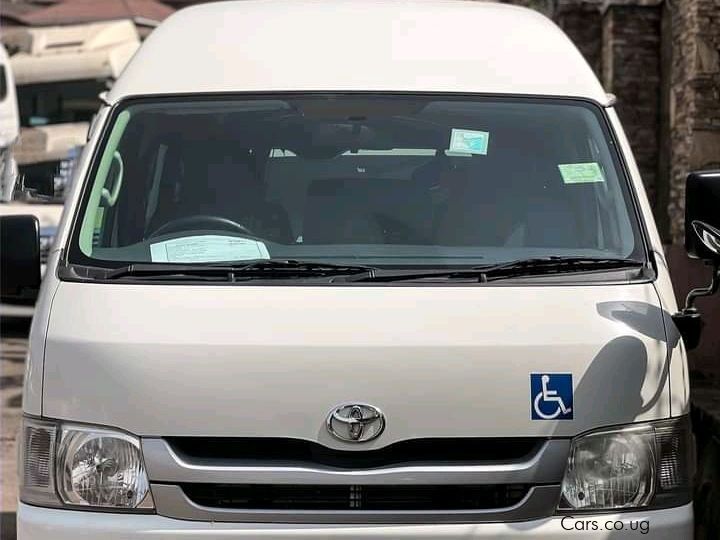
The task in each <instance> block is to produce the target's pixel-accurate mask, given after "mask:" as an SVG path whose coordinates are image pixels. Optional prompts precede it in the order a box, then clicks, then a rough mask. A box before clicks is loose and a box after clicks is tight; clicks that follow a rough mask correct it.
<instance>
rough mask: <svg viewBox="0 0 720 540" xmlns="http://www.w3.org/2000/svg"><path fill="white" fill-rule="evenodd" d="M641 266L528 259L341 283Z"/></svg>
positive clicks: (637, 264)
mask: <svg viewBox="0 0 720 540" xmlns="http://www.w3.org/2000/svg"><path fill="white" fill-rule="evenodd" d="M645 264H646V263H645V262H643V261H638V260H633V259H614V258H600V257H561V256H550V257H536V258H531V259H518V260H514V261H508V262H504V263H499V264H494V265H487V266H474V267H472V268H467V269H457V268H455V269H450V268H448V269H438V270H415V271H411V272H408V271H407V270H402V271H392V270H378V271H375V272H374V274H373V275H370V276H362V275H360V276H350V277H348V278H346V279H345V280H344V281H351V282H357V281H359V282H392V281H409V280H420V279H431V278H444V279H471V280H477V281H479V282H481V283H485V282H488V281H494V280H498V279H507V278H514V277H522V276H541V275H549V274H565V273H574V272H589V271H596V270H617V269H626V268H641V267H643V266H645Z"/></svg>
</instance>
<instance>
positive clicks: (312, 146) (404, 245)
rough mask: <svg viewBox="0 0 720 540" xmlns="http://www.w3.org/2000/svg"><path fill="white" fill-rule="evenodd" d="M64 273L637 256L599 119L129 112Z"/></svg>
mask: <svg viewBox="0 0 720 540" xmlns="http://www.w3.org/2000/svg"><path fill="white" fill-rule="evenodd" d="M113 117H114V119H113V121H112V125H111V126H110V127H109V129H108V130H107V134H106V136H105V141H104V143H103V146H102V148H101V149H100V151H99V153H98V155H97V157H96V159H95V165H94V167H93V170H92V173H91V175H90V180H89V184H88V185H87V186H86V189H85V193H84V196H83V200H82V207H81V210H80V218H79V222H78V224H77V225H76V227H75V233H74V235H73V240H72V245H71V249H70V256H69V260H70V262H71V263H76V264H85V265H95V266H118V263H121V262H122V263H130V262H150V263H152V262H156V263H168V262H170V263H174V262H177V263H205V262H218V261H247V260H256V259H297V260H312V261H319V262H329V263H344V264H368V265H374V266H389V267H404V266H435V267H452V266H466V265H471V266H472V265H484V264H492V263H497V262H502V261H509V260H515V259H521V258H527V257H545V256H585V257H613V258H640V259H642V258H644V255H643V248H642V242H641V241H640V237H639V234H638V229H637V223H636V219H635V217H634V214H633V212H632V210H631V209H632V205H631V199H630V196H629V191H628V186H627V183H626V181H625V179H624V177H623V176H622V175H621V173H620V170H619V165H618V162H617V157H616V156H615V153H614V152H615V151H614V150H611V143H610V142H609V141H610V137H609V134H608V132H607V128H606V127H605V123H604V120H603V117H602V113H601V111H600V109H599V108H597V107H596V106H594V105H591V104H588V103H585V102H580V101H572V100H547V99H535V100H532V99H521V98H513V99H509V98H508V99H489V98H468V97H462V98H454V97H444V96H443V97H439V96H395V95H390V96H388V95H385V96H380V95H368V94H346V95H319V94H314V95H306V96H299V95H292V96H288V95H280V96H274V97H272V98H268V97H258V98H255V99H249V98H247V97H242V98H238V99H229V98H223V99H219V98H214V99H195V100H187V99H186V100H185V101H178V100H168V99H162V100H161V99H155V100H152V101H151V100H132V101H129V102H128V103H127V104H125V105H124V106H122V107H120V108H119V109H118V110H117V111H116V112H115V114H114V115H113Z"/></svg>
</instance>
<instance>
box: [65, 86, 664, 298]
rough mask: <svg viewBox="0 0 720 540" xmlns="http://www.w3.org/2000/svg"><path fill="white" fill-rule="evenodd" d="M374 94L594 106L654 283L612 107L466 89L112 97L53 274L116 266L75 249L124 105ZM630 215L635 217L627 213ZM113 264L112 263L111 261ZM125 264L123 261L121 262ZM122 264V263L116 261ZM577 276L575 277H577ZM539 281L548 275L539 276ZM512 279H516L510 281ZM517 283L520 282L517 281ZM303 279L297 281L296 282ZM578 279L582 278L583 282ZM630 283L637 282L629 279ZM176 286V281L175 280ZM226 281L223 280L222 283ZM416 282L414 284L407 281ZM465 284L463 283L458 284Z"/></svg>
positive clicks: (643, 225) (644, 229)
mask: <svg viewBox="0 0 720 540" xmlns="http://www.w3.org/2000/svg"><path fill="white" fill-rule="evenodd" d="M363 95H365V96H379V97H390V96H398V97H410V96H420V97H423V98H428V97H437V98H442V99H452V100H458V101H460V100H463V99H465V100H476V101H477V100H495V101H498V102H526V103H543V104H546V103H558V102H559V103H563V102H565V103H573V102H574V103H581V104H585V105H587V106H588V108H589V109H590V110H593V111H594V112H595V113H596V116H599V117H600V119H601V122H600V127H601V129H602V130H603V132H604V133H605V135H606V137H608V141H609V142H610V143H611V144H609V152H610V155H611V158H612V160H613V164H614V166H615V168H616V171H617V172H618V174H619V175H620V176H622V179H624V182H623V181H621V182H620V188H621V191H622V192H623V196H624V197H629V200H630V202H631V204H632V207H633V212H632V213H630V212H629V216H628V217H630V218H631V219H630V225H631V227H632V228H633V231H634V233H635V234H636V237H637V238H638V239H640V242H641V243H642V246H636V251H638V252H640V251H642V258H643V260H644V261H646V262H647V263H648V264H649V265H652V268H653V273H652V274H653V275H652V276H651V278H650V281H654V280H655V279H656V276H657V268H656V267H655V265H656V262H655V259H654V257H652V256H651V249H650V246H651V245H652V244H651V242H650V237H649V232H648V229H647V226H646V223H645V221H644V219H643V216H642V211H641V207H640V202H639V197H638V194H637V192H636V189H635V186H634V183H633V181H632V176H631V174H630V169H629V166H628V163H627V160H626V157H625V156H624V155H623V152H622V151H621V145H620V142H619V136H618V134H617V133H616V132H615V129H614V128H613V125H612V123H611V121H610V118H609V115H608V110H607V109H608V108H609V107H611V105H607V104H601V103H598V102H597V101H596V100H593V99H591V98H585V97H576V96H548V95H529V94H528V95H525V94H496V93H467V92H403V91H387V92H383V91H375V90H373V91H277V92H216V93H214V92H211V93H203V94H186V93H173V94H157V95H148V96H127V97H124V98H122V99H120V100H118V101H116V102H115V103H114V104H113V105H112V107H111V109H110V111H109V114H108V116H107V119H106V120H105V122H104V125H103V126H102V132H101V134H100V137H99V138H98V142H97V144H96V145H95V147H94V148H93V151H92V152H93V153H92V157H91V161H90V165H89V167H88V169H87V172H86V174H85V175H84V176H83V178H82V179H81V181H82V188H81V193H80V195H79V197H78V199H77V202H76V205H75V207H74V210H73V212H72V214H73V215H72V221H71V224H70V232H69V234H68V236H67V242H68V245H67V246H66V249H64V250H63V256H62V258H61V259H60V261H59V264H58V271H57V273H56V275H57V277H58V279H60V280H61V281H75V280H76V279H73V278H72V277H71V276H70V275H69V274H72V273H73V272H67V270H68V269H69V268H72V267H73V266H75V265H82V266H96V267H97V266H100V267H105V268H109V269H111V268H115V267H117V266H119V264H117V261H104V260H101V259H93V258H90V257H87V256H86V255H85V254H84V253H82V251H81V250H80V247H79V246H80V243H79V232H80V231H79V225H80V222H81V219H80V218H81V215H80V214H81V210H82V209H83V208H84V207H85V205H86V204H87V200H88V198H89V194H90V181H89V180H90V179H92V178H94V177H95V175H96V174H97V169H98V167H99V162H100V156H101V151H102V149H104V147H105V145H106V144H107V139H108V137H109V135H110V130H111V128H112V126H113V125H114V122H115V120H116V119H117V116H118V115H119V114H120V113H121V112H122V111H123V110H124V109H125V108H126V107H128V106H130V105H133V104H137V103H147V102H151V103H158V102H163V101H167V102H172V101H177V100H179V99H183V100H187V101H217V100H218V99H258V100H261V99H273V98H274V99H277V98H278V97H290V96H308V97H317V96H330V97H332V96H363ZM633 216H634V219H632V217H633ZM639 255H640V253H632V254H631V255H630V256H629V257H628V258H637V257H638V256H639ZM113 262H115V264H112V263H113ZM125 264H127V263H125ZM120 265H122V263H121V264H120ZM61 268H65V270H66V271H61ZM75 277H76V278H77V274H75ZM576 277H577V276H576ZM528 279H532V280H533V281H537V278H528ZM544 279H547V278H546V277H544ZM79 281H86V279H82V278H81V279H79ZM513 281H516V280H513ZM518 281H519V280H518ZM641 281H643V282H645V281H647V278H643V279H642V280H641ZM302 282H303V281H302V280H298V281H297V282H296V283H295V285H299V284H301V283H302ZM572 282H574V280H568V281H567V283H566V284H568V283H572ZM583 282H585V281H584V280H583ZM632 282H633V283H635V282H636V281H634V280H633V281H632ZM134 283H139V282H138V281H134ZM152 283H154V284H160V282H158V281H154V282H152ZM175 283H177V284H179V283H181V282H179V281H178V282H175ZM192 283H194V284H197V282H192ZM272 283H273V282H271V281H264V282H263V284H264V285H265V284H267V285H270V284H272ZM611 283H612V284H618V283H627V281H626V280H621V281H620V282H618V281H612V282H611ZM225 285H227V284H225ZM343 285H346V286H347V285H350V284H349V283H344V284H343ZM364 285H365V286H368V285H369V284H364ZM373 285H374V286H377V285H380V284H373ZM391 285H395V286H397V285H399V284H397V283H395V284H391ZM412 285H415V286H417V285H418V284H412ZM420 285H422V286H428V285H433V284H430V283H424V284H420ZM440 285H442V286H448V285H450V283H442V284H440ZM460 285H465V286H467V285H468V284H467V283H465V284H460Z"/></svg>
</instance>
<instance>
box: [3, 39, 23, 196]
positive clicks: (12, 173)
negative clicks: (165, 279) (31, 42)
mask: <svg viewBox="0 0 720 540" xmlns="http://www.w3.org/2000/svg"><path fill="white" fill-rule="evenodd" d="M19 134H20V120H19V115H18V106H17V96H16V95H15V81H14V78H13V74H12V70H11V69H10V64H9V61H8V55H7V51H6V50H5V47H3V46H2V45H0V201H3V202H5V201H8V200H10V198H11V197H12V192H13V187H14V184H15V178H16V175H17V166H16V163H15V159H14V157H13V151H12V150H13V145H14V144H15V141H16V140H17V138H18V135H19Z"/></svg>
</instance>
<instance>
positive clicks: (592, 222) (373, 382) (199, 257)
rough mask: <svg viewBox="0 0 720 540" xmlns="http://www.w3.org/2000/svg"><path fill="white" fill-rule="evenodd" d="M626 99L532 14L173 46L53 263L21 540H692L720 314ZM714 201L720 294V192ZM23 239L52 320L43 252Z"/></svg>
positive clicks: (81, 173)
mask: <svg viewBox="0 0 720 540" xmlns="http://www.w3.org/2000/svg"><path fill="white" fill-rule="evenodd" d="M431 37H432V38H431ZM614 102H615V100H614V98H613V97H612V96H610V95H608V94H606V92H605V91H604V90H603V88H602V86H601V85H600V83H599V82H598V80H597V78H596V76H595V75H594V73H593V72H592V70H591V68H590V67H589V66H588V64H587V63H586V62H585V60H584V59H583V58H582V56H581V55H580V53H579V52H578V51H577V49H576V48H575V46H574V45H573V44H572V43H571V42H570V40H569V39H568V38H567V37H566V36H565V35H564V34H563V33H562V32H561V31H560V30H559V29H558V28H557V27H556V26H555V25H554V24H553V23H551V22H550V21H549V20H548V19H546V18H544V17H542V16H540V15H539V14H537V13H535V12H533V11H530V10H525V9H520V8H515V7H508V6H504V5H498V4H493V3H485V2H447V1H442V0H438V1H431V0H407V1H405V2H395V1H393V0H376V1H372V2H357V1H356V0H334V1H333V2H331V3H328V2H317V1H312V0H306V1H303V0H285V1H283V0H276V1H273V2H268V1H265V0H247V1H242V2H219V3H214V4H207V5H204V6H201V7H195V8H190V9H188V10H183V11H180V12H178V13H177V14H175V15H173V16H171V17H170V18H169V19H167V21H166V22H165V23H163V25H161V26H160V27H159V28H158V29H157V30H156V31H155V32H154V33H153V34H152V35H151V36H150V38H149V39H148V40H147V41H146V42H145V43H144V45H143V47H142V48H141V49H140V50H139V52H138V53H137V54H136V55H135V56H134V57H133V59H132V61H131V62H130V64H129V65H128V67H127V69H126V70H125V71H124V72H123V74H122V75H121V76H120V78H119V79H118V81H117V82H116V84H115V85H114V86H113V88H112V90H111V91H110V92H109V94H108V95H107V99H106V102H105V103H104V104H103V106H102V109H101V110H100V112H99V113H98V119H97V122H96V124H95V127H93V129H92V130H91V133H90V138H89V142H88V144H87V145H86V147H85V149H84V151H83V155H82V157H81V159H80V162H79V165H78V173H77V174H76V179H77V180H76V182H75V183H74V185H73V186H72V188H71V190H70V193H69V196H68V198H67V202H66V213H65V216H64V218H63V221H62V224H61V226H60V229H59V232H58V236H57V240H56V243H55V246H54V248H53V250H52V251H51V253H50V257H49V261H48V270H47V273H46V276H45V279H44V281H43V285H42V289H41V291H40V292H39V299H38V304H37V308H36V315H35V318H34V321H33V325H32V329H31V333H30V350H29V357H28V364H27V369H26V378H25V386H24V394H23V413H24V420H23V428H22V430H21V438H22V441H21V444H22V447H21V449H20V453H19V460H20V464H19V471H20V472H19V474H20V503H19V507H18V514H17V516H18V535H19V540H36V539H44V538H47V537H49V536H52V537H53V538H54V539H56V540H73V539H76V538H88V539H89V538H103V539H107V540H120V539H127V538H133V539H138V540H145V539H160V538H168V539H169V538H178V537H181V538H187V539H190V538H192V539H194V540H200V539H228V538H233V539H240V538H248V539H250V538H263V539H267V540H271V539H272V540H274V539H278V540H280V539H288V538H294V539H320V538H328V537H332V538H343V539H346V540H351V539H358V540H359V539H363V540H368V539H373V538H377V539H385V538H405V539H410V538H432V539H461V538H462V539H468V538H506V539H515V538H536V539H542V540H546V539H554V538H564V537H565V536H566V535H568V534H570V535H571V536H572V533H573V532H575V533H576V534H577V537H582V538H588V539H591V538H592V539H601V538H602V539H607V538H609V537H612V538H637V537H638V536H637V535H638V532H640V533H643V534H645V533H648V532H649V533H650V534H649V536H650V537H652V538H654V539H660V540H663V539H664V540H679V539H685V538H691V537H692V534H693V509H692V495H691V486H692V482H693V474H694V469H693V468H694V465H693V464H694V462H695V461H694V447H693V440H692V434H691V426H690V418H689V381H688V379H689V377H688V365H687V357H686V354H687V353H686V349H687V348H689V347H693V346H695V345H696V344H697V341H698V339H699V332H700V328H701V325H700V314H699V313H698V312H697V311H696V310H695V309H694V306H693V304H694V299H695V297H697V296H700V295H707V294H710V293H711V292H712V291H714V290H716V289H717V286H713V287H709V288H707V289H702V290H697V291H695V292H694V293H693V294H692V295H691V296H690V298H689V300H688V303H687V306H686V307H685V309H682V310H679V309H678V306H677V305H676V301H675V298H674V294H673V290H672V284H671V281H670V276H669V273H668V268H667V262H666V259H665V255H664V253H663V246H662V243H661V241H660V237H659V235H658V233H657V229H656V226H655V222H654V220H653V214H652V211H651V209H650V205H649V203H648V199H647V196H646V193H645V189H644V187H643V183H642V181H641V178H640V174H639V172H638V168H637V165H636V163H635V160H634V157H633V153H632V151H631V149H630V146H629V144H628V141H627V138H626V136H625V134H624V131H623V127H622V125H621V124H620V121H619V119H618V116H617V114H616V111H615V107H614ZM687 193H688V196H687V200H686V208H687V220H688V222H687V223H688V226H687V231H688V237H687V247H688V251H689V253H690V254H691V255H692V256H695V257H699V258H703V259H706V260H708V261H712V262H713V263H714V264H715V268H716V280H718V279H720V272H718V270H717V268H718V264H719V263H720V216H719V215H718V213H717V208H718V206H719V205H720V173H713V172H706V173H698V174H693V175H691V176H690V177H689V179H688V192H687ZM0 225H1V226H0V231H1V232H2V235H3V236H2V238H1V239H0V242H2V243H0V257H2V260H1V261H0V262H2V265H3V268H4V269H5V272H4V276H5V277H4V281H3V288H2V291H0V292H1V294H2V296H3V298H19V299H20V300H23V301H27V302H32V301H33V300H34V299H35V295H36V294H38V287H39V276H38V275H37V274H36V273H34V272H32V269H36V268H37V266H38V263H37V252H38V249H37V245H38V238H37V223H36V221H35V220H34V219H32V218H23V217H8V216H3V217H2V218H0ZM10 237H12V238H13V241H15V242H16V243H15V246H16V249H15V250H14V251H12V252H11V251H10V250H8V249H2V248H3V247H6V246H7V245H8V242H9V241H10V240H9V238H10ZM717 283H719V282H718V281H716V282H715V285H717ZM593 524H596V525H595V526H593ZM608 524H609V525H608ZM608 526H609V527H610V528H608Z"/></svg>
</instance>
